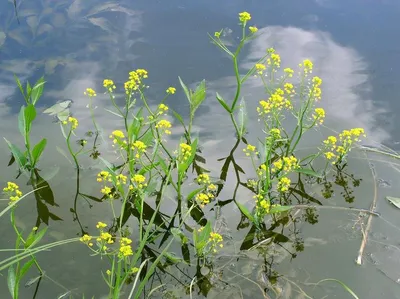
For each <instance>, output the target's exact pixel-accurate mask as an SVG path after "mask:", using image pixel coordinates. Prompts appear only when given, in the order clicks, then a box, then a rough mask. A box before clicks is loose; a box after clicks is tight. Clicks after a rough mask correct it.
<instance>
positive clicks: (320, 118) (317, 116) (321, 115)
mask: <svg viewBox="0 0 400 299" xmlns="http://www.w3.org/2000/svg"><path fill="white" fill-rule="evenodd" d="M314 111H315V113H314V114H313V118H314V120H315V121H316V122H318V123H319V124H323V122H324V119H325V110H324V109H323V108H315V110H314Z"/></svg>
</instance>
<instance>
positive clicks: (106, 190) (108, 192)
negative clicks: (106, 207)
mask: <svg viewBox="0 0 400 299" xmlns="http://www.w3.org/2000/svg"><path fill="white" fill-rule="evenodd" d="M100 192H101V193H102V194H104V195H107V196H108V197H109V198H113V197H114V195H113V193H112V189H111V188H110V187H107V186H104V188H102V189H101V190H100Z"/></svg>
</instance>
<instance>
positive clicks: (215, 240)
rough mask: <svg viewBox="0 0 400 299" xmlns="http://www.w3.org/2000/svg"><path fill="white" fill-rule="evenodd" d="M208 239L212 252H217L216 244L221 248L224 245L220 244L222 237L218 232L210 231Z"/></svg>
mask: <svg viewBox="0 0 400 299" xmlns="http://www.w3.org/2000/svg"><path fill="white" fill-rule="evenodd" d="M208 241H209V242H210V243H211V250H212V251H213V252H217V249H216V248H217V246H218V247H220V248H222V247H224V245H223V244H222V241H223V238H222V236H221V235H220V234H219V233H216V232H210V238H209V239H208Z"/></svg>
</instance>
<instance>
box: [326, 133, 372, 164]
mask: <svg viewBox="0 0 400 299" xmlns="http://www.w3.org/2000/svg"><path fill="white" fill-rule="evenodd" d="M362 136H363V137H366V135H365V131H364V129H363V128H353V129H351V130H343V131H342V133H340V134H339V140H338V139H337V138H336V137H335V136H329V137H328V138H327V139H326V140H324V141H323V143H324V145H325V149H324V156H325V157H326V159H328V160H331V161H332V164H335V163H336V162H337V160H338V159H341V158H342V157H343V156H344V155H346V154H347V153H348V152H349V151H350V150H351V148H352V146H353V145H354V143H355V142H359V141H360V137H362Z"/></svg>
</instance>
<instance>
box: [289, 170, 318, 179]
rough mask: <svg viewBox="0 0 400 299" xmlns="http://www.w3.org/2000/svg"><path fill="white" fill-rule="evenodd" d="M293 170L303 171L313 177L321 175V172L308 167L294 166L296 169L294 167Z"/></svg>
mask: <svg viewBox="0 0 400 299" xmlns="http://www.w3.org/2000/svg"><path fill="white" fill-rule="evenodd" d="M294 171H296V172H299V173H304V174H306V175H309V176H313V177H317V178H322V175H321V174H319V173H317V172H315V171H314V170H312V169H308V168H296V169H294Z"/></svg>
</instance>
